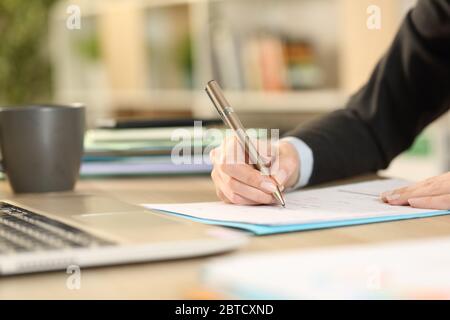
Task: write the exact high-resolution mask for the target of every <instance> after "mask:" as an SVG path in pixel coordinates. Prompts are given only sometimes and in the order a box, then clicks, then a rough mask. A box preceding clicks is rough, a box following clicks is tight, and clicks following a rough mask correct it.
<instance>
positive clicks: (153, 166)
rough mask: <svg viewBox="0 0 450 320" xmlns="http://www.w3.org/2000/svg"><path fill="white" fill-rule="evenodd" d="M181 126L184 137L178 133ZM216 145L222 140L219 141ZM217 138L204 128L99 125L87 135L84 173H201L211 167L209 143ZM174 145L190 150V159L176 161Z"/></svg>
mask: <svg viewBox="0 0 450 320" xmlns="http://www.w3.org/2000/svg"><path fill="white" fill-rule="evenodd" d="M174 130H181V131H180V132H183V134H185V135H186V138H185V139H181V137H179V135H178V136H177V135H174ZM215 143H216V145H217V144H219V143H220V141H217V142H215ZM214 145H215V144H214V141H212V138H211V137H209V136H207V130H205V129H202V128H191V127H186V128H141V129H95V130H90V131H88V132H87V134H86V138H85V156H84V158H83V163H82V165H81V170H80V171H81V176H123V175H126V176H129V175H167V174H201V173H209V172H210V171H211V164H209V163H208V162H207V161H205V159H206V160H208V159H209V158H208V155H206V156H205V155H204V154H203V151H204V148H205V147H206V146H211V147H213V146H214ZM174 147H177V150H183V152H184V150H187V152H189V154H188V158H187V159H188V160H189V161H188V162H183V163H180V162H178V163H177V162H175V161H173V159H172V157H171V153H172V150H173V148H174Z"/></svg>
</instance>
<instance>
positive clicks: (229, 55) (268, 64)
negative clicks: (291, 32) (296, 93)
mask: <svg viewBox="0 0 450 320" xmlns="http://www.w3.org/2000/svg"><path fill="white" fill-rule="evenodd" d="M215 31H216V32H215V33H214V37H213V58H214V59H213V61H214V66H215V69H216V73H217V78H218V81H219V82H220V83H222V84H223V87H224V88H226V89H227V90H237V89H242V90H263V91H287V90H303V89H318V88H321V87H323V86H324V75H323V71H322V69H321V67H320V66H319V64H318V61H317V60H318V59H317V57H316V54H315V50H314V45H313V43H312V42H310V41H307V40H304V39H293V38H289V37H285V36H281V35H276V34H257V35H253V36H249V37H245V38H244V39H240V38H238V37H236V36H234V35H233V34H232V32H231V31H230V30H229V29H228V28H225V27H221V28H220V29H218V30H215Z"/></svg>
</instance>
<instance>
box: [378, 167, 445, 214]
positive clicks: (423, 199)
mask: <svg viewBox="0 0 450 320" xmlns="http://www.w3.org/2000/svg"><path fill="white" fill-rule="evenodd" d="M444 195H450V174H449V173H446V174H443V175H440V176H436V177H432V178H429V179H427V180H424V181H421V182H418V183H415V184H413V185H411V186H407V187H404V188H400V189H396V190H393V191H389V192H385V193H383V194H382V195H381V199H382V200H383V201H384V202H387V203H389V204H391V205H411V203H410V200H412V199H415V200H413V203H416V201H418V202H417V203H418V205H423V203H427V201H440V198H439V196H444ZM435 198H437V199H438V200H436V199H435ZM418 199H420V200H418ZM430 203H431V202H430ZM434 204H435V203H434V202H433V205H434ZM426 208H430V207H426ZM430 209H431V208H430Z"/></svg>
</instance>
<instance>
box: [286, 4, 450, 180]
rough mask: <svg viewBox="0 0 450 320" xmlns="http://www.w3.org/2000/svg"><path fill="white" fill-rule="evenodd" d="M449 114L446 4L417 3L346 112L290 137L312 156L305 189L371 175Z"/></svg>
mask: <svg viewBox="0 0 450 320" xmlns="http://www.w3.org/2000/svg"><path fill="white" fill-rule="evenodd" d="M449 107H450V0H423V1H419V3H418V5H417V6H416V7H415V8H413V9H412V10H411V11H410V12H409V13H408V15H407V16H406V18H405V20H404V21H403V23H402V25H401V27H400V30H399V32H398V33H397V35H396V37H395V39H394V41H393V43H392V45H391V47H390V49H389V50H388V52H387V53H386V54H385V56H384V57H383V58H382V59H381V61H379V63H378V64H377V66H376V68H375V70H374V71H373V73H372V75H371V76H370V79H369V81H368V82H367V84H366V85H365V86H364V87H363V88H361V89H360V90H359V91H358V92H357V93H356V94H354V95H353V96H352V97H351V98H350V100H349V102H348V103H347V106H346V107H345V109H342V110H338V111H335V112H333V113H330V114H328V115H326V116H324V117H322V118H320V119H318V120H313V121H312V122H309V123H306V124H304V125H301V126H300V127H299V128H297V129H295V130H293V131H292V132H290V133H288V135H289V136H295V137H298V138H300V139H302V140H303V141H304V142H305V143H306V144H308V145H309V146H310V148H311V149H312V151H313V155H314V166H313V172H312V176H311V178H310V181H309V184H316V183H320V182H324V181H329V180H333V179H340V178H345V177H349V176H352V175H357V174H363V173H369V172H376V171H377V170H379V169H383V168H386V167H387V166H388V165H389V163H390V161H391V160H392V159H393V158H394V157H395V156H397V155H398V154H399V153H401V152H402V151H404V150H406V149H407V148H408V147H409V146H410V145H411V144H412V143H413V141H414V139H415V137H416V136H417V135H418V134H419V133H420V132H421V131H422V130H423V129H424V127H425V126H427V125H428V124H429V123H431V122H432V121H433V120H435V119H436V118H437V117H439V116H440V115H442V114H444V113H445V112H446V111H447V110H448V109H449Z"/></svg>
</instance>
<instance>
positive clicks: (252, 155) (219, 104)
mask: <svg viewBox="0 0 450 320" xmlns="http://www.w3.org/2000/svg"><path fill="white" fill-rule="evenodd" d="M205 91H206V93H207V94H208V96H209V98H210V99H211V101H212V103H213V104H214V107H216V109H217V112H218V113H219V115H220V117H221V118H222V120H223V122H224V123H225V124H226V125H227V126H228V127H229V128H230V129H232V130H233V131H234V133H235V134H236V136H237V138H238V140H239V142H240V143H241V145H242V147H243V148H244V150H245V152H246V153H247V155H248V157H249V159H250V161H251V163H252V164H254V166H255V167H256V169H258V170H259V171H260V172H261V173H262V174H263V175H267V176H270V170H269V168H268V167H267V166H266V165H265V163H264V161H263V160H262V157H261V156H260V154H259V153H258V150H257V149H256V148H255V146H254V145H253V143H252V142H251V141H250V137H249V136H248V135H247V133H246V132H245V129H244V127H243V126H242V123H241V121H240V120H239V118H238V116H237V115H236V113H235V112H234V110H233V108H232V107H231V105H230V104H229V103H228V101H227V99H225V96H224V95H223V92H222V89H221V88H220V86H219V84H218V83H217V82H216V81H214V80H211V81H209V82H208V84H207V85H206V87H205ZM272 180H273V181H274V183H275V186H276V191H275V192H274V193H273V197H274V198H275V199H276V200H277V201H278V202H279V203H280V204H281V205H282V206H283V207H285V206H286V203H285V201H284V198H283V195H282V194H281V191H280V187H279V186H278V183H276V181H275V179H273V178H272Z"/></svg>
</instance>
